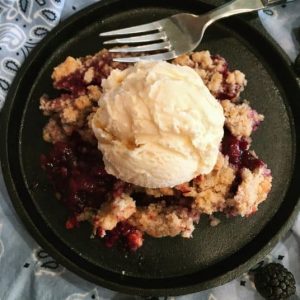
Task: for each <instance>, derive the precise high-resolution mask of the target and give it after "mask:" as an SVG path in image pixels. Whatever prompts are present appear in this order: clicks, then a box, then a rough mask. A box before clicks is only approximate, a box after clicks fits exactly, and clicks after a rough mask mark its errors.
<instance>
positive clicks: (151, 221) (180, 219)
mask: <svg viewBox="0 0 300 300" xmlns="http://www.w3.org/2000/svg"><path fill="white" fill-rule="evenodd" d="M198 220H199V214H197V213H196V214H195V213H192V212H190V211H189V209H187V208H183V207H180V206H167V205H166V202H165V201H161V202H160V203H151V204H150V205H149V206H147V207H141V208H138V209H137V212H136V213H135V214H134V215H133V216H132V217H131V218H130V219H129V220H128V222H129V223H130V224H131V225H133V226H135V227H136V228H138V229H139V230H141V231H144V232H146V233H147V234H149V235H151V236H153V237H165V236H176V235H179V234H180V235H181V236H182V237H185V238H189V237H191V235H192V232H193V231H194V229H195V227H194V224H193V223H194V222H196V223H197V222H198Z"/></svg>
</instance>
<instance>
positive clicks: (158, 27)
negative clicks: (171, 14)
mask: <svg viewBox="0 0 300 300" xmlns="http://www.w3.org/2000/svg"><path fill="white" fill-rule="evenodd" d="M163 25H164V20H160V21H155V22H152V23H148V24H143V25H138V26H132V27H127V28H123V29H118V30H112V31H107V32H102V33H100V36H101V37H107V36H122V35H132V34H137V33H140V35H136V36H129V37H122V38H115V39H112V40H108V41H105V42H104V44H105V45H110V44H125V45H126V44H138V43H148V44H146V45H138V46H130V47H129V46H122V47H115V48H112V49H109V51H110V52H119V53H130V52H150V51H159V50H165V51H166V50H169V51H168V52H163V53H160V54H152V55H144V56H137V57H120V58H114V61H119V62H137V61H142V60H168V59H172V58H174V56H175V54H174V51H171V47H172V46H171V43H170V42H169V41H168V36H167V34H166V33H165V32H164V30H163ZM151 31H157V32H155V33H149V32H151ZM149 42H154V43H149Z"/></svg>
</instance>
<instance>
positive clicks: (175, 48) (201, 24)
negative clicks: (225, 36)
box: [100, 0, 291, 62]
mask: <svg viewBox="0 0 300 300" xmlns="http://www.w3.org/2000/svg"><path fill="white" fill-rule="evenodd" d="M287 2H291V0H234V1H231V2H229V3H227V4H225V5H223V6H220V7H218V8H216V9H214V10H212V11H210V12H208V13H206V14H203V15H200V16H197V15H193V14H188V13H180V14H176V15H173V16H171V17H169V18H165V19H161V20H159V21H155V22H151V23H147V24H143V25H139V26H132V27H127V28H123V29H118V30H112V31H107V32H102V33H100V36H101V37H106V36H118V35H130V34H137V33H140V34H141V35H138V36H131V37H125V38H116V39H113V40H108V41H105V42H104V44H125V45H127V44H132V43H134V44H139V43H145V42H153V43H150V44H146V45H141V46H132V47H129V46H126V47H124V46H123V47H119V48H112V49H110V50H109V51H110V52H120V53H121V52H123V53H124V52H125V53H131V52H151V51H159V50H164V51H165V52H162V53H158V54H157V53H156V54H149V55H145V56H136V57H119V58H114V61H119V62H138V61H142V60H169V59H173V58H175V57H177V56H179V55H181V54H184V53H186V52H190V51H192V50H194V49H195V48H196V47H197V46H198V45H199V44H200V42H201V40H202V38H203V35H204V32H205V30H206V28H207V27H208V26H209V25H211V24H212V23H213V22H215V21H217V20H219V19H222V18H226V17H229V16H232V15H236V14H241V13H246V12H251V11H256V10H260V9H264V8H267V7H270V6H273V5H277V4H284V3H287ZM154 31H155V32H154ZM150 32H154V33H150Z"/></svg>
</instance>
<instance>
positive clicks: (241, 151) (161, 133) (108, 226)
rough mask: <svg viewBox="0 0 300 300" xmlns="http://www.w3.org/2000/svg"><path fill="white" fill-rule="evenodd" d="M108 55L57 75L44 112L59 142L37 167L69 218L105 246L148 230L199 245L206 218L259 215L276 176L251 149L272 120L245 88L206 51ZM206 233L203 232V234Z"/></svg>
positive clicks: (47, 133) (134, 240) (71, 64)
mask: <svg viewBox="0 0 300 300" xmlns="http://www.w3.org/2000/svg"><path fill="white" fill-rule="evenodd" d="M120 56H121V54H116V53H110V52H108V51H107V50H106V49H103V50H101V51H100V52H98V53H96V54H95V55H93V56H86V57H81V58H73V57H68V58H67V59H66V60H65V61H64V62H63V63H61V64H60V65H58V66H57V67H55V68H54V71H53V73H52V79H53V86H54V88H55V89H57V90H59V91H61V93H60V95H59V96H58V97H56V98H54V99H50V98H49V97H48V96H47V95H43V96H42V97H41V99H40V109H41V110H42V112H43V114H44V115H45V116H47V117H48V118H49V119H48V122H47V124H46V125H45V127H44V129H43V139H44V140H45V141H46V142H48V143H51V144H52V148H51V150H50V152H49V153H47V154H42V155H41V166H42V168H43V170H44V171H45V173H46V174H47V176H48V179H49V181H50V182H51V184H52V185H53V189H54V191H55V195H56V197H57V198H58V200H59V201H61V202H62V203H63V204H64V205H65V207H66V208H67V209H68V210H69V212H70V217H69V218H68V220H67V221H66V225H65V226H66V228H67V229H74V228H75V227H78V226H79V225H80V223H81V222H84V221H87V222H89V223H90V224H91V225H92V231H93V234H92V236H93V237H99V238H101V239H103V240H104V243H105V245H106V246H107V247H112V246H114V245H116V244H121V245H123V246H125V247H126V248H127V249H130V250H136V249H138V248H139V247H141V246H142V244H143V240H144V238H145V237H146V235H150V236H152V237H156V238H160V237H167V236H170V237H174V236H176V235H181V236H182V237H184V238H191V237H192V233H193V231H194V229H195V224H197V223H198V222H199V218H200V216H201V215H202V214H206V215H209V216H210V219H211V220H212V222H211V223H212V224H214V225H217V224H218V220H217V219H215V218H214V217H213V214H214V213H216V212H223V213H224V214H226V215H227V216H228V217H231V216H242V217H248V216H250V215H252V214H254V213H255V212H256V211H257V209H258V206H259V204H260V203H262V202H263V201H265V200H266V198H267V195H268V193H269V192H270V190H271V185H272V184H271V183H272V175H271V171H270V170H269V169H268V168H267V165H266V164H265V163H264V162H263V161H262V160H261V159H259V158H258V156H257V155H256V154H255V152H254V151H253V150H252V149H251V134H252V132H253V131H255V130H256V129H257V128H258V127H259V124H260V123H261V122H262V121H263V119H264V116H263V115H261V114H259V113H258V112H257V111H255V110H254V109H253V108H251V106H250V104H249V102H248V101H247V100H243V99H242V98H241V96H240V94H241V92H242V91H243V90H244V88H245V86H246V84H247V81H246V79H245V75H244V74H243V73H242V72H240V71H238V70H234V71H232V70H230V69H229V66H228V64H227V62H226V60H225V59H224V58H223V57H221V56H219V55H211V54H210V53H209V51H200V52H194V53H190V54H186V55H182V56H180V57H178V58H176V59H174V60H173V61H171V62H170V63H167V62H155V63H154V62H146V63H138V64H135V65H132V64H127V63H119V62H114V61H113V58H114V57H120ZM199 230H201V228H199Z"/></svg>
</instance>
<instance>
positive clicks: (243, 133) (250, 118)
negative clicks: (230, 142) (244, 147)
mask: <svg viewBox="0 0 300 300" xmlns="http://www.w3.org/2000/svg"><path fill="white" fill-rule="evenodd" d="M221 104H222V106H223V109H224V115H225V126H226V127H227V128H228V129H229V130H230V132H231V133H232V134H233V135H234V136H236V137H250V135H251V134H252V132H253V130H255V129H256V128H257V127H258V125H259V123H260V122H262V121H263V119H264V116H263V115H260V114H258V113H257V112H256V111H255V110H254V109H252V108H251V107H250V106H249V105H248V104H247V102H246V101H245V102H244V103H241V104H238V105H235V104H233V103H232V102H231V101H230V100H224V101H222V102H221Z"/></svg>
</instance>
